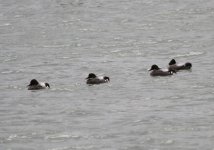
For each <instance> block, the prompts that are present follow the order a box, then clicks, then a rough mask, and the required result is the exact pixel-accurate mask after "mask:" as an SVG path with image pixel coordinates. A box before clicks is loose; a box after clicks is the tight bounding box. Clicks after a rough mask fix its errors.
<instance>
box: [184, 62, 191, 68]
mask: <svg viewBox="0 0 214 150" xmlns="http://www.w3.org/2000/svg"><path fill="white" fill-rule="evenodd" d="M184 66H185V67H186V68H188V69H191V68H192V64H191V63H189V62H187V63H185V65H184Z"/></svg>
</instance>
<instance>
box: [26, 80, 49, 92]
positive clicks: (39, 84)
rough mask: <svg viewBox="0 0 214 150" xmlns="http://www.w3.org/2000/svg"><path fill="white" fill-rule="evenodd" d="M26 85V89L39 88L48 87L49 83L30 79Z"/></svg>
mask: <svg viewBox="0 0 214 150" xmlns="http://www.w3.org/2000/svg"><path fill="white" fill-rule="evenodd" d="M27 87H28V90H41V89H46V88H50V85H49V84H48V83H44V82H38V81H37V80H36V79H32V80H31V81H30V84H29V85H28V86H27Z"/></svg>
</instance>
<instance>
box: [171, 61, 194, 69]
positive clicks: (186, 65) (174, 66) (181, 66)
mask: <svg viewBox="0 0 214 150" xmlns="http://www.w3.org/2000/svg"><path fill="white" fill-rule="evenodd" d="M191 68H192V64H191V63H190V62H186V63H184V64H177V63H176V61H175V59H172V60H171V61H170V62H169V66H168V69H169V70H175V71H179V70H190V69H191Z"/></svg>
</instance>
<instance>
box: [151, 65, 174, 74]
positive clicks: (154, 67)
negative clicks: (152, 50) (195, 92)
mask: <svg viewBox="0 0 214 150" xmlns="http://www.w3.org/2000/svg"><path fill="white" fill-rule="evenodd" d="M149 71H151V73H150V75H151V76H170V75H173V73H176V72H175V71H173V70H166V71H164V70H162V69H161V68H159V67H158V66H157V65H156V64H154V65H152V66H151V69H149Z"/></svg>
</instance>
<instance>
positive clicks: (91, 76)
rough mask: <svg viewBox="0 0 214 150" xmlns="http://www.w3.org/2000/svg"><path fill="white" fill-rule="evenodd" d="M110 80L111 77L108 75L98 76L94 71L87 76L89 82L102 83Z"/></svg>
mask: <svg viewBox="0 0 214 150" xmlns="http://www.w3.org/2000/svg"><path fill="white" fill-rule="evenodd" d="M109 81H110V78H109V77H107V76H101V77H97V76H96V75H95V74H94V73H89V75H88V77H87V78H86V83H87V84H101V83H107V82H109Z"/></svg>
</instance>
